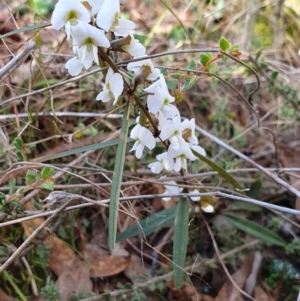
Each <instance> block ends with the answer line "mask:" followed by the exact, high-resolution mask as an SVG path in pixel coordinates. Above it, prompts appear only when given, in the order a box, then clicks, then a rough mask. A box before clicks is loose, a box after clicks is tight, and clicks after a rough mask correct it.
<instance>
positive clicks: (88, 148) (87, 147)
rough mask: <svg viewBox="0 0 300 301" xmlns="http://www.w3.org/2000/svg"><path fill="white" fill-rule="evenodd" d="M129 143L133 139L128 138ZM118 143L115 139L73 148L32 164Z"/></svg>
mask: <svg viewBox="0 0 300 301" xmlns="http://www.w3.org/2000/svg"><path fill="white" fill-rule="evenodd" d="M131 141H133V139H131V138H129V139H128V141H127V142H131ZM119 142H120V140H119V139H116V140H110V141H107V142H101V143H95V144H91V145H87V146H83V147H78V148H73V149H70V150H68V151H65V152H61V153H58V154H55V155H46V156H43V157H39V158H36V159H34V160H32V161H33V162H45V161H48V160H54V159H58V158H62V157H66V156H71V155H74V154H78V153H83V152H87V151H90V150H97V149H101V148H105V147H110V146H113V145H118V144H119Z"/></svg>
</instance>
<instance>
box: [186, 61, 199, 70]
mask: <svg viewBox="0 0 300 301" xmlns="http://www.w3.org/2000/svg"><path fill="white" fill-rule="evenodd" d="M187 68H188V69H190V70H197V64H196V61H195V60H194V59H191V60H190V61H189V64H188V67H187Z"/></svg>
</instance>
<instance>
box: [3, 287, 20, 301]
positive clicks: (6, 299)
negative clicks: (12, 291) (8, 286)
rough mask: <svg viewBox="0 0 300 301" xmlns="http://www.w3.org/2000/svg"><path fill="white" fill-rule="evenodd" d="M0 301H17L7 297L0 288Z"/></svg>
mask: <svg viewBox="0 0 300 301" xmlns="http://www.w3.org/2000/svg"><path fill="white" fill-rule="evenodd" d="M0 300H1V301H19V300H17V299H15V298H13V297H10V296H8V295H7V294H6V293H4V291H3V290H2V289H1V288H0Z"/></svg>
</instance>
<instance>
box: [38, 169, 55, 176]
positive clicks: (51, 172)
mask: <svg viewBox="0 0 300 301" xmlns="http://www.w3.org/2000/svg"><path fill="white" fill-rule="evenodd" d="M54 174H55V169H54V168H51V167H44V168H43V169H42V171H41V178H42V179H47V178H48V177H52V176H53V175H54Z"/></svg>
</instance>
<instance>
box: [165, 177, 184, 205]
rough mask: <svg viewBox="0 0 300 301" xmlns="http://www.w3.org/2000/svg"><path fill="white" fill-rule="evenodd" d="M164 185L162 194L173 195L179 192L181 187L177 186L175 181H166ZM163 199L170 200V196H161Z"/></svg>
mask: <svg viewBox="0 0 300 301" xmlns="http://www.w3.org/2000/svg"><path fill="white" fill-rule="evenodd" d="M164 187H165V189H166V190H165V192H164V193H163V194H166V195H168V194H174V195H178V194H179V193H180V192H181V190H182V189H181V188H179V187H178V186H177V183H176V182H175V181H166V182H165V184H164ZM162 199H163V201H166V202H167V201H170V199H171V197H170V196H168V197H164V198H162Z"/></svg>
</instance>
